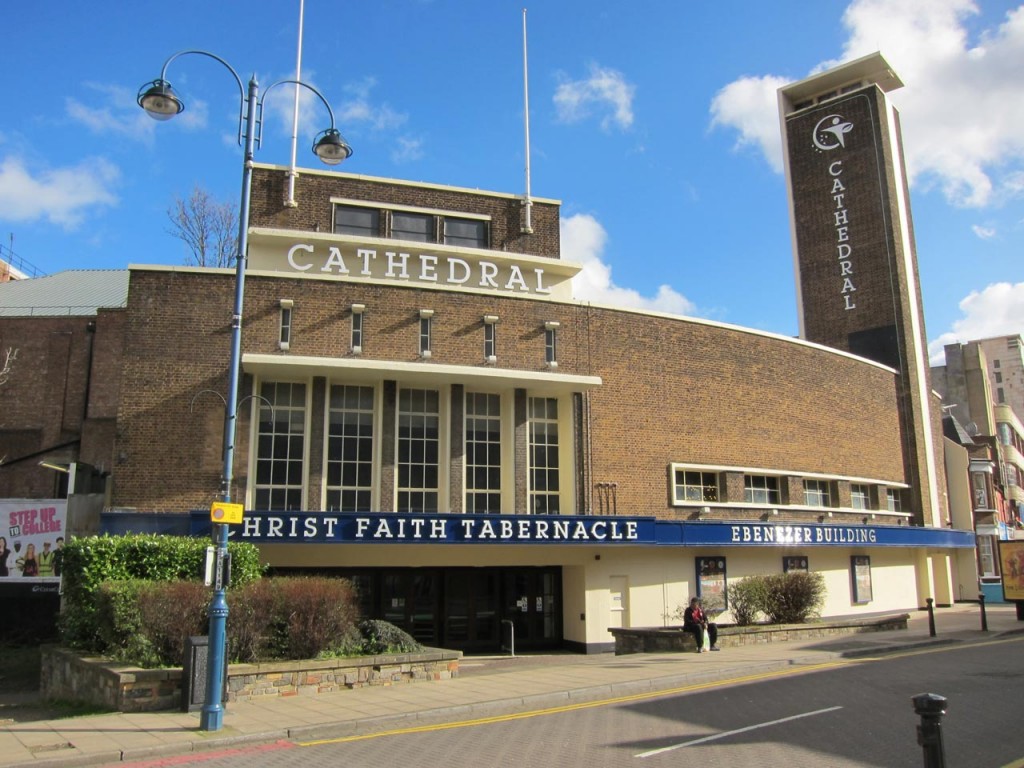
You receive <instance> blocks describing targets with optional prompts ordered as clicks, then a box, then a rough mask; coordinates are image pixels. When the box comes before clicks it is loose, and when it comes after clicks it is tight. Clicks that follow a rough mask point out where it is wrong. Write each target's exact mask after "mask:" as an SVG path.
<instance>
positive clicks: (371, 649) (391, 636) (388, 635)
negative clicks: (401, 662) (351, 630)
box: [359, 619, 423, 656]
mask: <svg viewBox="0 0 1024 768" xmlns="http://www.w3.org/2000/svg"><path fill="white" fill-rule="evenodd" d="M359 630H360V632H361V633H362V636H363V647H362V652H363V653H364V654H366V655H368V656H372V655H374V654H378V653H417V652H419V651H422V650H423V646H422V645H420V644H419V643H418V642H416V640H415V639H414V638H413V636H412V635H410V634H409V633H408V632H404V631H403V630H401V629H399V628H398V627H396V626H395V625H394V624H389V623H388V622H386V621H379V620H377V619H368V620H366V621H364V622H363V623H362V624H360V626H359Z"/></svg>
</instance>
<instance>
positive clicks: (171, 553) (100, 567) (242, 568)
mask: <svg viewBox="0 0 1024 768" xmlns="http://www.w3.org/2000/svg"><path fill="white" fill-rule="evenodd" d="M209 544H210V541H209V539H206V538H202V539H197V538H189V537H184V536H159V535H155V534H132V535H127V536H85V537H76V538H72V539H70V540H69V541H68V542H67V543H66V544H65V546H64V563H63V568H62V573H61V578H62V585H63V593H64V608H63V611H62V613H61V617H60V633H61V640H62V641H63V642H64V643H65V644H67V645H69V646H71V647H73V648H78V649H81V650H89V651H100V650H101V648H102V647H103V645H104V640H103V637H102V631H101V621H102V620H101V618H100V615H99V610H98V609H99V605H98V601H99V594H100V586H101V585H102V584H103V583H104V582H117V581H132V580H145V581H200V580H201V579H202V578H203V574H204V572H205V569H206V548H207V547H208V546H209ZM228 551H229V552H230V553H231V584H230V588H238V587H241V586H243V585H245V584H248V583H249V582H252V581H255V580H257V579H259V578H260V577H261V576H262V573H263V566H261V565H260V562H259V550H258V549H257V548H256V547H255V546H254V545H252V544H249V543H244V542H229V543H228Z"/></svg>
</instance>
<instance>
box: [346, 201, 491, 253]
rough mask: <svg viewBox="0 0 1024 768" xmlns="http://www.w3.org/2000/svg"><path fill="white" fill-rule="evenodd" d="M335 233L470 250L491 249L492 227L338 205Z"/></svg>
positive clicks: (481, 222)
mask: <svg viewBox="0 0 1024 768" xmlns="http://www.w3.org/2000/svg"><path fill="white" fill-rule="evenodd" d="M334 231H335V232H336V233H338V234H344V235H356V236H357V237H358V236H362V237H387V238H392V239H395V240H412V241H414V242H418V243H442V244H444V245H456V246H463V247H467V248H487V247H488V245H489V227H488V222H487V221H486V220H484V219H467V218H461V217H458V216H449V215H447V214H435V213H418V212H413V211H393V210H388V209H381V208H374V207H368V206H362V205H335V206H334Z"/></svg>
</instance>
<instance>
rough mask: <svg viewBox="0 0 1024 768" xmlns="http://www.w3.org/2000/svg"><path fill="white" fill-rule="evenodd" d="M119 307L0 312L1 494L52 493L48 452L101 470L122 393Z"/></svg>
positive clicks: (36, 495)
mask: <svg viewBox="0 0 1024 768" xmlns="http://www.w3.org/2000/svg"><path fill="white" fill-rule="evenodd" d="M123 319H124V314H123V312H122V311H120V310H110V311H102V312H100V314H99V315H97V316H96V317H76V316H70V317H0V366H2V365H3V364H4V362H5V361H6V360H8V358H7V355H6V352H7V350H8V349H10V350H12V351H13V354H12V357H11V358H10V362H9V370H8V371H7V373H5V374H4V375H3V377H2V379H3V383H2V384H0V497H27V498H45V497H47V496H52V495H53V494H54V493H55V488H56V481H57V479H58V478H56V476H55V474H54V471H53V470H51V469H47V468H43V467H40V466H39V461H41V460H43V459H46V460H48V461H53V462H61V463H68V462H72V461H84V462H87V463H90V464H94V465H95V466H97V467H100V468H102V469H104V470H109V468H110V464H111V445H112V442H111V438H112V430H111V425H112V424H113V420H114V417H115V415H116V408H117V402H118V397H119V380H118V370H119V366H120V350H121V348H122V342H123Z"/></svg>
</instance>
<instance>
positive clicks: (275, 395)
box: [253, 382, 306, 510]
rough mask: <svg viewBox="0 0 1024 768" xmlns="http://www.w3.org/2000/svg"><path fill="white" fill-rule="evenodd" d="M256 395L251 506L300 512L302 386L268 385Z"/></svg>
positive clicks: (303, 419)
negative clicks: (256, 420)
mask: <svg viewBox="0 0 1024 768" xmlns="http://www.w3.org/2000/svg"><path fill="white" fill-rule="evenodd" d="M260 395H261V398H262V399H261V400H260V414H259V425H258V432H257V435H256V451H257V452H256V483H255V498H254V505H253V506H254V508H255V509H261V510H270V509H273V510H297V509H302V493H303V482H304V480H303V463H304V461H305V447H306V435H305V430H306V385H305V384H295V383H289V382H268V383H265V384H263V385H262V386H261V387H260ZM267 403H269V404H270V405H267Z"/></svg>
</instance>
